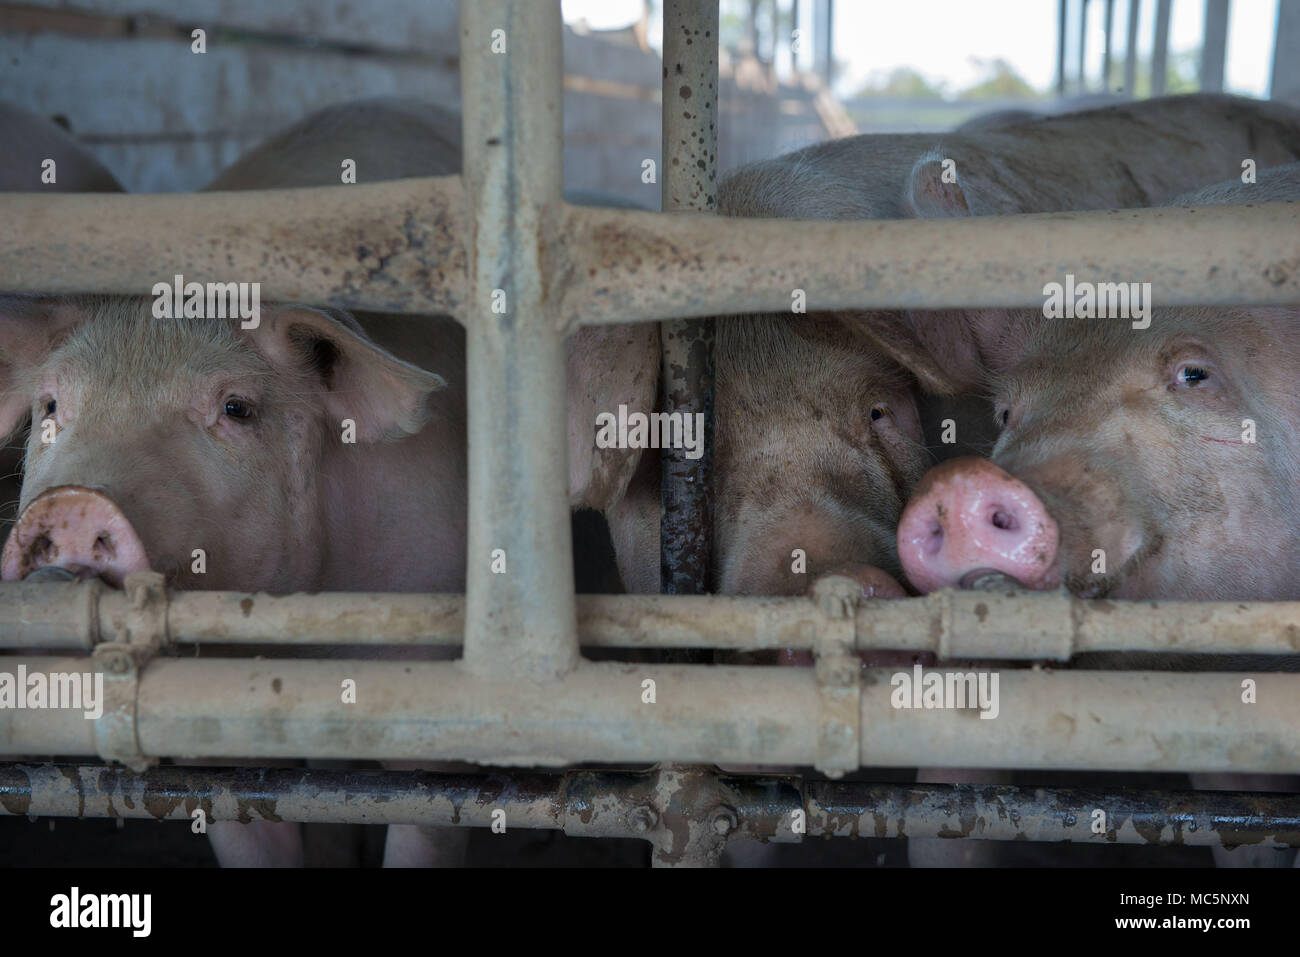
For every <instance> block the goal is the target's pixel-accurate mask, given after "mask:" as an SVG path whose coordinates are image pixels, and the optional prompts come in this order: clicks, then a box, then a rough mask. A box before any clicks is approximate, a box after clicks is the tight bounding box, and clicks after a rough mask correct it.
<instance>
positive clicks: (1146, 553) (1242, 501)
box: [898, 164, 1300, 866]
mask: <svg viewBox="0 0 1300 957" xmlns="http://www.w3.org/2000/svg"><path fill="white" fill-rule="evenodd" d="M1284 200H1287V201H1295V200H1300V164H1290V165H1287V166H1282V167H1278V168H1275V169H1271V170H1266V171H1263V172H1261V173H1260V174H1259V177H1258V182H1256V183H1249V184H1248V183H1242V182H1241V179H1240V178H1237V179H1234V180H1232V181H1230V182H1227V183H1222V184H1219V185H1216V186H1212V187H1209V188H1207V189H1204V190H1201V191H1199V192H1196V193H1192V194H1189V195H1187V196H1184V197H1180V198H1179V199H1177V200H1175V201H1174V204H1176V205H1193V206H1200V205H1213V204H1243V203H1256V202H1275V201H1284ZM1081 278H1082V277H1081ZM1135 278H1140V277H1135ZM913 328H914V331H915V332H916V339H915V341H914V342H913V343H912V352H913V355H920V356H925V355H929V356H930V357H932V358H934V357H938V362H937V365H938V366H939V367H940V372H947V373H948V374H951V375H952V376H953V377H954V380H955V381H957V382H959V383H964V384H965V385H966V386H967V387H973V386H975V385H977V384H980V383H981V382H986V384H987V388H988V389H989V390H990V391H991V393H992V394H993V395H994V396H995V401H996V405H995V409H996V420H997V422H998V424H999V426H1000V428H1001V436H1000V437H999V439H998V441H997V443H996V445H995V446H994V448H993V450H992V456H991V458H988V459H978V458H970V459H954V460H951V461H949V462H946V463H943V464H942V465H940V466H938V467H937V468H935V469H934V470H933V471H932V472H931V473H929V474H928V475H927V476H926V477H925V479H924V480H923V481H922V483H921V485H920V486H919V487H918V489H917V490H916V492H915V494H914V496H913V498H912V500H911V501H910V502H909V504H908V506H907V508H906V510H905V511H904V513H903V516H902V519H901V520H900V523H899V529H898V547H899V553H900V556H901V561H902V565H903V568H904V570H905V572H906V574H907V577H908V579H909V581H910V582H911V583H912V585H913V586H915V587H916V588H917V589H918V590H919V591H922V592H928V591H931V590H933V589H936V588H942V587H961V586H965V585H969V584H971V582H972V581H973V580H974V579H976V578H978V577H979V576H981V575H983V574H986V573H987V572H997V573H1001V574H1004V575H1007V576H1009V577H1010V578H1013V579H1015V580H1016V581H1017V582H1019V583H1020V584H1021V585H1023V586H1024V587H1027V588H1031V589H1047V590H1050V589H1058V588H1064V589H1066V590H1068V591H1069V592H1070V593H1072V594H1074V595H1078V596H1080V597H1086V598H1127V599H1167V600H1174V599H1183V600H1202V601H1209V600H1233V601H1261V600H1296V599H1297V598H1300V584H1298V582H1300V544H1297V543H1300V478H1298V477H1297V476H1300V441H1298V440H1297V439H1296V435H1295V430H1294V428H1293V427H1292V423H1294V422H1295V421H1296V417H1297V415H1300V390H1297V389H1296V388H1295V385H1294V382H1295V380H1296V378H1297V376H1300V307H1269V308H1249V307H1231V308H1225V307H1180V308H1169V309H1156V310H1154V312H1153V315H1152V319H1151V325H1150V327H1149V328H1147V329H1134V328H1133V325H1132V323H1131V322H1130V321H1128V320H1127V319H1121V318H1094V319H1046V318H1044V317H1043V315H1042V314H1041V313H1039V312H1034V311H1028V310H983V311H979V312H974V313H970V314H968V315H966V316H959V317H952V316H948V317H947V322H946V323H937V322H933V323H924V322H923V323H918V324H917V325H916V326H914V327H913ZM1246 420H1250V422H1251V423H1253V424H1254V426H1253V427H1254V429H1255V435H1254V436H1253V438H1254V441H1253V442H1251V441H1247V440H1246V439H1247V435H1246V433H1245V432H1243V429H1244V428H1246V425H1245V423H1246ZM1097 549H1100V550H1101V553H1102V554H1104V557H1105V566H1104V569H1103V568H1101V567H1100V566H1098V565H1097V564H1096V556H1097V554H1098V553H1097V551H1096V550H1097ZM1073 664H1074V665H1076V666H1085V667H1094V668H1112V667H1120V666H1128V667H1145V668H1159V669H1179V670H1216V669H1218V670H1225V669H1226V670H1251V669H1257V668H1259V667H1260V660H1259V659H1258V658H1252V657H1250V656H1214V657H1211V658H1207V657H1194V656H1169V655H1151V654H1138V653H1130V654H1126V655H1082V656H1078V657H1077V658H1076V659H1075V660H1074V661H1073ZM1298 666H1300V659H1296V658H1283V659H1281V660H1278V659H1272V660H1268V661H1267V662H1266V663H1265V664H1264V667H1269V668H1279V667H1280V668H1283V669H1285V670H1296V668H1297V667H1298ZM1192 780H1193V784H1194V785H1195V786H1198V787H1207V788H1222V787H1227V788H1233V789H1244V788H1251V789H1282V790H1288V791H1294V790H1300V779H1289V778H1277V777H1269V776H1250V777H1242V776H1235V775H1218V774H1215V775H1196V774H1194V775H1193V776H1192ZM1213 855H1214V858H1215V860H1216V861H1217V862H1218V863H1219V864H1221V865H1228V866H1233V865H1246V866H1250V865H1258V866H1285V865H1286V863H1287V862H1288V861H1289V860H1291V859H1292V858H1293V854H1290V853H1287V852H1279V851H1277V850H1274V849H1271V848H1239V849H1236V850H1232V851H1230V850H1227V849H1225V848H1214V849H1213Z"/></svg>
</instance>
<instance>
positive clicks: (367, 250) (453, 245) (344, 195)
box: [0, 176, 469, 314]
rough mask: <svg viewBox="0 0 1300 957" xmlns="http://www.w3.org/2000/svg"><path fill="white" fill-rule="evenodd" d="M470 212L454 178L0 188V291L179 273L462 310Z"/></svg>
mask: <svg viewBox="0 0 1300 957" xmlns="http://www.w3.org/2000/svg"><path fill="white" fill-rule="evenodd" d="M465 212H466V205H465V195H464V190H463V189H462V187H461V181H460V177H458V176H442V177H424V178H420V179H406V180H396V181H394V182H390V183H375V184H371V185H365V186H329V187H320V188H314V189H280V190H249V191H247V192H238V193H191V194H185V195H177V196H118V195H97V194H84V195H80V196H77V195H62V196H59V195H50V196H45V195H39V196H38V195H35V194H27V193H0V222H3V223H4V224H5V228H4V230H2V231H0V289H2V290H4V291H5V292H26V293H43V294H48V295H58V294H64V293H81V292H87V291H90V290H93V291H96V292H101V293H115V294H120V295H133V296H148V295H150V291H151V290H152V288H153V285H154V283H156V282H158V281H159V280H164V281H170V280H171V278H172V276H174V275H176V274H180V275H183V276H184V277H185V280H186V282H202V283H207V282H226V281H229V280H231V279H233V278H243V277H246V276H256V277H257V279H258V282H259V283H260V284H261V285H260V290H261V297H262V301H263V302H270V301H278V302H314V303H327V304H330V305H335V306H340V307H344V308H350V309H369V310H374V311H376V312H412V313H426V314H427V313H442V314H459V313H460V312H462V310H463V307H464V305H465V297H466V279H465V269H466V266H465V262H466V260H465V248H464V238H465V237H466V236H468V235H469V223H468V219H467V218H466V215H465ZM178 223H184V224H185V228H184V229H183V230H178V229H177V224H178ZM286 236H292V237H294V239H295V241H294V242H292V243H289V242H286V241H285V237H286ZM69 263H76V268H70V267H69Z"/></svg>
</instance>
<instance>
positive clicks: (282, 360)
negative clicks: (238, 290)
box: [252, 306, 446, 442]
mask: <svg viewBox="0 0 1300 957" xmlns="http://www.w3.org/2000/svg"><path fill="white" fill-rule="evenodd" d="M252 335H253V336H254V338H255V341H256V343H257V346H258V348H259V349H260V350H261V351H262V352H263V354H264V355H266V356H267V358H268V359H270V360H271V361H272V362H273V363H275V364H276V365H278V366H281V367H283V368H288V369H292V370H294V371H296V372H299V373H302V374H306V375H310V376H315V377H317V378H318V379H319V380H320V381H321V382H322V384H323V386H324V405H325V411H326V414H327V415H328V416H329V417H330V418H331V419H332V420H334V421H335V422H342V421H343V420H344V419H352V420H353V421H354V422H355V423H356V437H357V441H358V442H382V441H386V440H389V439H397V438H401V437H403V436H406V435H414V434H415V433H416V432H418V431H420V429H421V428H423V426H424V424H425V423H426V422H427V421H428V419H429V409H428V399H429V396H430V395H431V394H432V393H434V392H436V391H437V390H439V389H441V388H443V387H444V386H445V385H446V382H445V381H444V380H443V378H442V376H440V375H436V374H435V373H432V372H427V371H425V370H424V369H421V368H420V367H418V366H414V365H411V364H410V363H409V362H403V361H402V360H401V359H398V358H397V357H396V356H394V355H392V354H391V353H389V352H386V351H385V350H383V349H381V348H380V347H379V346H377V345H376V344H375V343H374V342H372V341H371V340H370V339H369V338H368V337H367V336H366V334H365V331H364V330H363V329H362V328H361V326H360V325H359V324H358V323H357V321H356V320H355V319H354V318H352V316H350V315H349V314H348V313H346V312H344V311H342V310H337V309H313V308H308V307H306V306H280V307H276V308H271V309H263V311H262V322H261V324H260V325H259V326H258V327H257V329H256V330H254V331H253V332H252Z"/></svg>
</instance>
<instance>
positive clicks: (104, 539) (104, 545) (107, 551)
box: [95, 533, 116, 558]
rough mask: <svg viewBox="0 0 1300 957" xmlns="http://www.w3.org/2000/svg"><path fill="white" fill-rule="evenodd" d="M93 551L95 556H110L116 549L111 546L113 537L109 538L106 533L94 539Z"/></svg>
mask: <svg viewBox="0 0 1300 957" xmlns="http://www.w3.org/2000/svg"><path fill="white" fill-rule="evenodd" d="M95 552H96V556H95V557H97V558H98V557H101V556H102V557H107V558H112V557H113V555H114V554H115V553H116V549H114V548H113V539H111V538H109V537H108V535H107V533H105V534H103V535H100V536H99V537H98V538H96V539H95Z"/></svg>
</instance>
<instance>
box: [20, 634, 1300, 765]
mask: <svg viewBox="0 0 1300 957" xmlns="http://www.w3.org/2000/svg"><path fill="white" fill-rule="evenodd" d="M5 665H6V670H9V671H11V672H12V673H14V674H25V675H26V676H27V680H28V681H31V680H32V679H31V676H32V675H34V674H43V675H45V676H46V678H45V680H46V682H48V681H49V680H50V679H49V675H50V674H52V673H59V674H66V673H69V672H84V671H86V670H87V669H88V666H89V665H90V662H88V660H87V659H86V658H73V659H69V658H56V657H17V656H15V657H11V658H6V659H5ZM20 669H21V671H20ZM983 671H984V673H985V675H986V678H985V688H986V691H987V690H988V689H989V688H992V687H993V686H992V680H993V679H992V677H991V673H990V672H989V671H988V669H983ZM973 673H974V671H973V669H971V668H970V667H962V668H960V669H955V670H953V671H952V674H953V675H954V676H957V675H960V674H973ZM995 673H996V674H997V682H998V683H997V686H996V687H997V698H996V702H994V701H992V700H991V699H989V698H987V697H986V698H985V700H984V704H985V705H986V706H985V707H982V708H981V713H986V714H991V713H993V710H995V709H996V717H995V719H994V720H981V719H979V718H978V717H977V714H976V712H975V710H973V709H972V708H971V707H949V708H939V709H936V708H927V707H924V704H925V699H924V697H923V696H922V697H919V698H918V699H916V703H917V704H919V705H920V706H917V707H906V705H907V703H908V702H909V701H912V700H913V699H911V698H909V697H906V696H902V697H900V695H902V692H901V690H900V688H901V687H902V686H901V684H900V682H902V681H904V680H909V681H910V680H912V679H913V678H914V677H915V674H914V672H913V670H912V669H899V670H889V669H871V670H866V671H863V672H861V674H860V675H859V676H853V675H850V676H849V680H850V683H855V682H856V683H859V684H860V687H861V698H860V708H859V710H858V712H857V719H856V720H857V721H858V727H859V729H860V731H861V733H860V736H859V740H860V742H861V746H860V753H859V758H858V762H857V763H858V766H860V767H915V766H917V765H918V764H919V765H924V766H933V767H983V768H1053V767H1072V768H1076V769H1080V770H1121V771H1122V770H1134V771H1136V770H1143V771H1204V772H1213V771H1229V772H1234V773H1246V772H1252V773H1253V772H1258V773H1277V774H1294V773H1297V772H1300V740H1298V739H1297V737H1296V734H1295V728H1296V727H1297V726H1300V675H1294V674H1279V673H1263V672H1261V673H1248V674H1245V673H1243V674H1217V673H1216V674H1206V673H1167V672H1117V673H1112V672H1106V673H1104V674H1098V673H1093V672H1084V671H1057V672H1052V671H1043V670H1039V669H1006V668H1002V669H999V670H998V671H997V672H995ZM937 674H938V675H939V677H938V678H925V677H924V676H923V677H922V684H921V687H922V688H924V687H928V683H932V682H934V681H936V680H938V681H940V683H941V689H942V687H944V683H945V682H946V683H947V684H948V685H951V686H952V688H953V690H954V691H955V689H956V687H957V684H956V683H955V682H956V680H957V679H956V677H953V678H947V677H944V675H945V673H944V672H937ZM976 677H978V676H976ZM1247 679H1249V681H1250V682H1252V684H1251V685H1249V687H1250V689H1251V690H1252V693H1253V694H1254V695H1255V699H1256V701H1257V703H1252V704H1243V702H1242V694H1243V687H1244V686H1243V682H1244V681H1246V680H1247ZM647 682H648V683H647ZM961 687H962V688H963V689H964V688H965V687H966V684H965V682H962V683H961ZM972 694H973V692H972ZM652 696H653V700H652ZM949 703H950V704H951V703H952V702H951V701H950V702H949ZM896 705H897V706H896ZM115 714H116V717H117V718H118V719H119V720H122V721H125V722H127V724H126V726H125V729H124V731H123V733H122V735H119V737H121V736H124V735H126V734H128V733H130V732H133V736H132V740H135V741H138V745H139V749H140V751H141V752H142V753H143V754H145V755H151V756H155V757H162V756H174V757H187V758H205V759H216V758H221V757H227V756H230V755H238V756H240V757H245V758H367V759H371V760H424V761H443V760H464V761H472V762H477V763H485V764H500V765H520V764H525V765H565V764H571V763H575V762H578V761H602V762H620V763H639V762H646V763H648V762H652V761H659V760H666V761H676V762H680V763H734V764H768V765H800V764H802V765H808V764H812V763H814V762H815V761H816V760H817V759H818V755H819V753H820V748H821V740H820V739H821V734H822V732H823V730H824V729H823V722H824V721H827V720H829V719H830V718H832V717H836V716H835V715H829V714H827V713H826V712H825V711H824V706H823V701H822V695H821V689H820V686H819V685H818V683H817V680H816V674H815V669H812V668H763V667H730V666H720V665H705V666H692V665H658V664H623V663H615V662H599V663H583V664H581V665H580V666H579V667H578V668H576V669H575V670H573V671H571V672H569V673H568V674H566V675H564V676H563V677H561V678H559V679H556V680H555V681H551V682H545V683H542V682H531V681H524V682H520V681H517V680H496V681H493V680H489V679H486V678H483V677H480V676H477V675H475V674H473V673H472V672H470V671H468V670H467V669H466V668H464V667H463V666H462V665H461V664H460V663H459V662H428V661H355V660H328V661H302V660H278V659H272V660H263V659H249V660H244V659H210V660H202V661H200V660H194V659H172V658H156V659H154V660H152V661H150V662H149V663H148V664H146V665H145V666H144V667H143V668H142V669H141V671H140V675H139V685H138V692H137V694H136V696H135V698H134V699H133V707H132V708H130V709H128V710H127V711H119V712H116V713H115ZM97 724H98V722H96V721H94V720H87V719H86V717H85V715H84V712H83V710H81V709H80V708H76V709H73V708H64V709H58V710H56V709H50V708H45V709H31V708H23V709H18V708H12V707H7V708H3V709H0V749H2V750H4V751H6V752H8V753H28V754H49V755H84V754H95V753H97V750H96V742H95V734H96V725H97Z"/></svg>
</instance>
